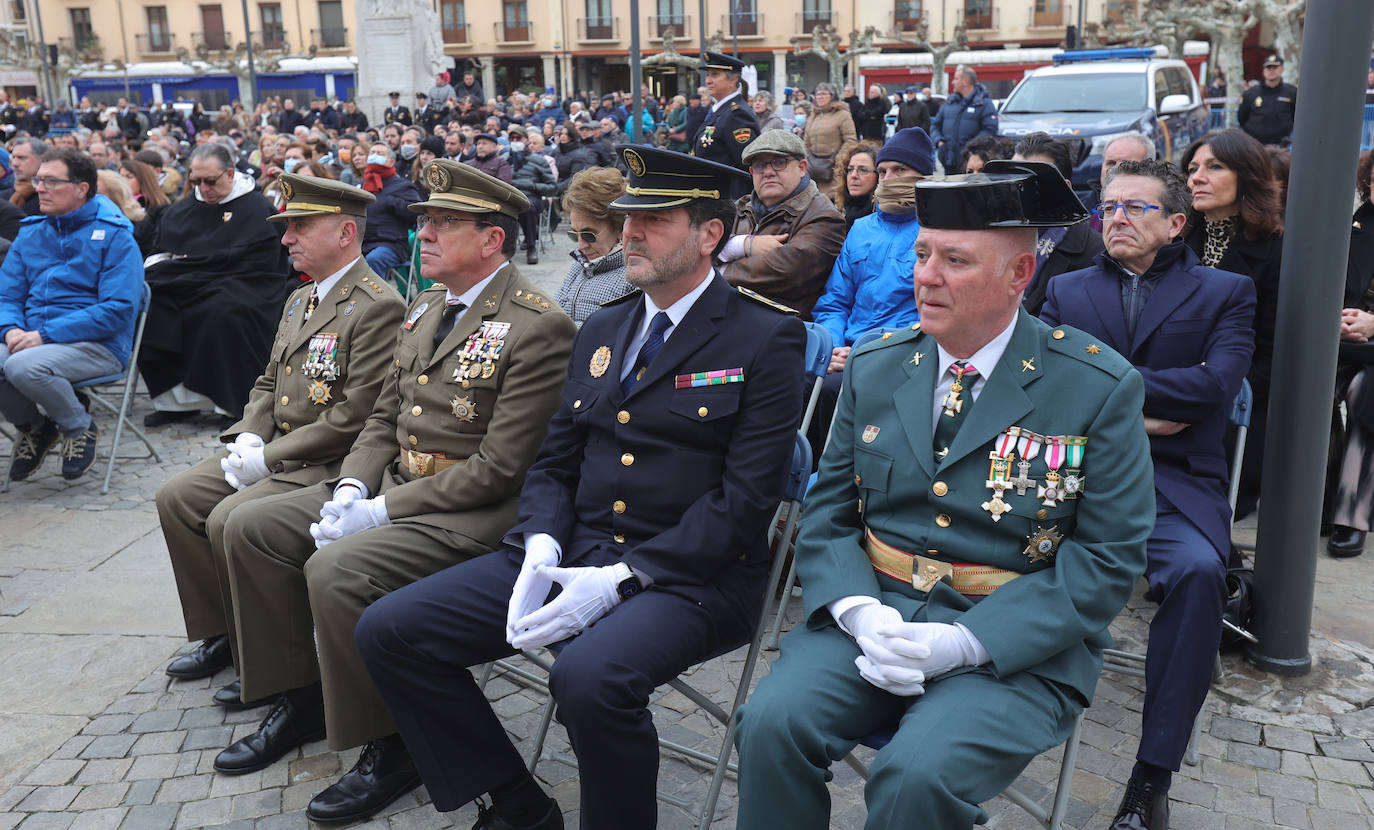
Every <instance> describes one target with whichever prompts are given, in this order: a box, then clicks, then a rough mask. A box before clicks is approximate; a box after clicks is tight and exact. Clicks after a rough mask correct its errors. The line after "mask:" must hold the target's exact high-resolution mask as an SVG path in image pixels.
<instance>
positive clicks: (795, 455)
mask: <svg viewBox="0 0 1374 830" xmlns="http://www.w3.org/2000/svg"><path fill="white" fill-rule="evenodd" d="M810 485H811V442H810V441H808V440H806V433H804V432H800V431H798V432H797V435H796V437H795V438H794V439H793V440H792V469H790V470H788V471H787V485H786V486H785V487H784V489H783V498H785V499H787V500H788V501H795V502H801V500H802V499H803V498H805V497H806V491H807V489H808V488H809V487H810Z"/></svg>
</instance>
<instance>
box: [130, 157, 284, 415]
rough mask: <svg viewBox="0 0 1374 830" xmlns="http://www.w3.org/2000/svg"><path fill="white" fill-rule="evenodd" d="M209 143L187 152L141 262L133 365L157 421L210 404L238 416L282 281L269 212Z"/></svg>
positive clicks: (273, 322) (276, 314)
mask: <svg viewBox="0 0 1374 830" xmlns="http://www.w3.org/2000/svg"><path fill="white" fill-rule="evenodd" d="M234 162H235V158H234V154H233V153H231V152H230V151H229V150H228V149H227V148H225V147H224V146H223V145H221V144H218V143H214V142H211V143H208V144H202V145H200V146H199V147H196V149H195V150H193V151H192V152H191V158H190V164H189V166H188V168H187V183H186V184H187V187H188V188H190V190H191V191H192V193H191V195H190V196H189V197H187V198H184V199H181V200H179V201H176V202H173V203H172V204H171V205H169V206H168V207H167V209H166V210H164V211H163V212H162V218H161V220H160V221H159V223H158V231H157V237H156V238H155V239H154V240H153V250H154V251H155V252H156V253H155V254H153V256H152V257H150V259H149V260H148V266H147V277H148V284H149V285H150V286H152V289H153V300H152V305H151V306H150V307H149V309H148V322H147V327H146V328H145V330H144V334H143V347H142V349H141V351H140V352H139V356H138V369H139V372H140V373H141V374H142V375H143V380H144V382H145V383H146V384H147V386H148V393H149V395H151V396H152V398H153V408H154V410H155V411H154V412H152V413H150V414H149V415H148V416H147V417H146V418H145V419H144V421H143V423H144V424H145V425H147V426H150V427H151V426H161V425H164V424H169V423H172V422H174V421H183V420H186V419H188V418H191V417H194V416H195V415H196V414H197V413H198V412H201V411H205V410H214V411H215V412H216V413H217V414H219V415H220V416H222V420H223V426H228V425H229V424H232V423H233V422H234V421H236V420H238V418H239V416H240V415H242V414H243V407H244V405H245V404H247V402H248V395H249V392H250V391H251V390H252V388H253V382H254V381H255V380H256V379H257V377H258V374H259V373H260V372H261V371H262V367H263V366H264V365H265V364H266V363H267V353H268V349H269V347H270V346H271V343H272V337H273V333H274V332H275V331H276V329H277V321H278V319H279V318H280V314H281V303H282V299H283V297H284V296H285V294H286V292H287V290H288V288H289V287H295V285H299V283H296V284H295V285H292V286H288V283H287V276H288V270H289V269H288V266H287V260H286V249H285V248H283V247H282V245H281V239H280V237H279V236H278V234H277V232H276V230H275V229H274V228H273V227H272V225H271V224H270V223H269V222H268V221H267V217H269V216H272V215H274V214H275V213H276V209H275V208H274V207H273V206H272V203H271V202H270V201H268V199H267V198H266V197H264V196H263V195H262V194H261V193H259V192H258V191H257V187H256V185H255V182H254V180H253V177H252V176H249V175H247V174H246V173H239V172H237V171H236V170H235V168H234Z"/></svg>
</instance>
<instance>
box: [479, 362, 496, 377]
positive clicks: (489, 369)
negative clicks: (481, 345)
mask: <svg viewBox="0 0 1374 830" xmlns="http://www.w3.org/2000/svg"><path fill="white" fill-rule="evenodd" d="M494 374H496V364H494V363H492V362H491V361H490V360H484V361H482V378H483V379H484V380H485V379H486V378H489V377H491V376H492V375H494Z"/></svg>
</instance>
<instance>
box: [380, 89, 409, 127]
mask: <svg viewBox="0 0 1374 830" xmlns="http://www.w3.org/2000/svg"><path fill="white" fill-rule="evenodd" d="M390 98H391V106H389V107H387V108H386V111H385V112H383V113H382V123H383V124H404V125H405V126H407V127H409V126H410V125H411V123H412V122H411V120H410V110H409V109H407V108H406V107H403V106H401V93H399V92H392V93H391V95H390Z"/></svg>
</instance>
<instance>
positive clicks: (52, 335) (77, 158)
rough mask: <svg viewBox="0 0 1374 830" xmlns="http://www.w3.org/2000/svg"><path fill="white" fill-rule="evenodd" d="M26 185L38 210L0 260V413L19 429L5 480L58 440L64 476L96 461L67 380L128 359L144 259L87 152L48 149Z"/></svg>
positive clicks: (90, 431) (24, 474)
mask: <svg viewBox="0 0 1374 830" xmlns="http://www.w3.org/2000/svg"><path fill="white" fill-rule="evenodd" d="M31 182H32V183H33V186H34V188H35V189H36V190H37V191H38V199H39V205H40V209H41V210H42V212H43V215H42V216H41V217H30V218H27V219H25V220H23V223H22V224H21V226H20V230H19V236H18V237H17V238H16V239H15V240H14V245H13V247H11V248H10V251H9V254H8V255H7V256H6V257H5V262H4V266H3V267H0V338H2V339H3V343H2V344H0V414H3V415H4V417H5V420H7V421H9V422H10V423H12V424H14V426H15V428H16V429H17V430H18V435H17V436H16V438H15V442H14V452H13V459H12V461H11V463H10V471H9V475H10V478H11V479H12V480H14V481H22V480H24V479H26V478H28V477H29V476H31V475H33V473H34V471H35V470H37V469H38V467H39V465H41V464H42V463H43V459H44V457H45V456H46V455H47V453H48V451H49V450H50V449H52V447H53V446H54V445H55V444H57V443H58V441H61V442H62V444H61V456H62V476H63V477H64V478H66V479H69V480H70V479H75V478H80V477H81V475H82V474H83V473H85V472H86V471H87V470H89V469H90V467H91V465H92V464H94V463H95V452H96V449H95V445H96V439H97V437H98V436H99V430H98V429H97V427H96V425H95V422H94V421H93V420H92V419H91V416H90V414H89V413H88V412H87V411H86V409H85V407H83V406H82V405H81V403H80V402H79V400H78V399H77V396H76V392H75V391H74V390H73V389H72V382H73V381H80V380H85V379H86V378H93V377H101V376H102V375H111V374H114V373H116V372H118V371H120V370H121V369H123V368H124V366H125V365H126V364H127V363H128V360H129V352H130V350H131V349H132V347H133V339H134V324H135V321H136V320H137V317H138V309H139V305H140V304H141V303H142V292H143V265H142V257H141V256H140V254H139V252H138V243H136V242H135V241H134V237H133V226H132V225H131V224H129V220H128V219H126V218H124V214H123V213H121V212H120V210H119V208H117V207H116V206H115V205H114V203H113V202H111V201H110V200H108V199H106V198H105V197H103V196H98V195H97V194H96V174H95V165H93V164H92V163H91V160H90V158H89V157H87V156H86V155H85V154H83V153H79V152H77V151H76V150H55V151H52V152H50V153H48V155H46V156H44V157H43V161H42V162H41V164H40V165H39V167H38V169H37V175H35V176H33V177H32V179H31ZM40 407H41V408H42V411H41V412H40Z"/></svg>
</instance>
